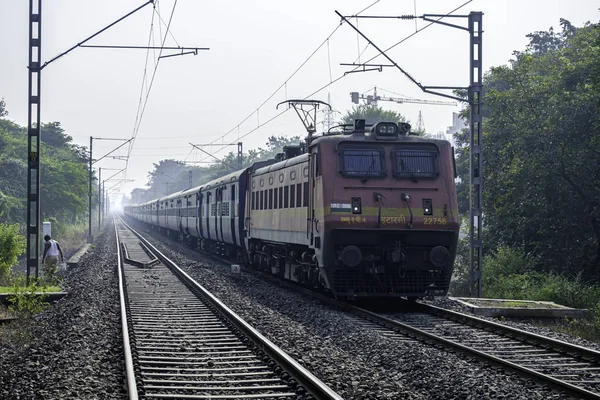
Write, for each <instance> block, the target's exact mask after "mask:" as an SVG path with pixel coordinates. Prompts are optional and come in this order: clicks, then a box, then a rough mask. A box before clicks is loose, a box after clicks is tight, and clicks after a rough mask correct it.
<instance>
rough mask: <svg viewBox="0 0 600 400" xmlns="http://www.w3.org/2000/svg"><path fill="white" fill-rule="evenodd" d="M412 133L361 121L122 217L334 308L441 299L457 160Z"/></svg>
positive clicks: (452, 250) (452, 237)
mask: <svg viewBox="0 0 600 400" xmlns="http://www.w3.org/2000/svg"><path fill="white" fill-rule="evenodd" d="M357 126H359V127H361V124H357ZM400 127H403V128H404V132H400ZM409 130H410V127H409V126H408V125H406V124H401V125H400V126H399V125H397V124H394V123H379V124H376V125H375V126H373V127H372V128H371V129H367V130H366V129H364V121H363V124H362V127H361V128H358V129H356V128H355V129H354V130H353V131H352V132H339V133H337V134H329V135H325V136H320V137H317V138H309V143H308V148H307V150H306V152H304V153H303V154H302V149H301V147H300V146H296V147H290V148H288V149H287V150H286V151H285V156H283V155H282V157H279V160H269V161H261V162H257V163H255V164H253V165H252V166H250V167H247V168H244V169H242V170H239V171H234V172H232V173H230V174H228V175H226V176H223V177H220V178H218V179H216V180H214V181H212V182H208V183H206V184H204V185H202V186H198V187H195V188H191V189H188V190H185V191H183V192H179V193H173V194H171V195H168V196H165V197H163V198H159V199H155V200H152V201H148V202H146V203H143V204H139V205H131V206H128V207H126V208H125V213H126V214H127V215H129V216H130V217H132V218H136V219H138V220H140V221H143V222H145V223H148V224H149V225H151V226H152V227H155V228H157V229H159V230H160V231H164V232H166V233H167V234H169V235H171V234H176V235H178V236H179V238H180V239H181V240H184V241H186V242H188V243H189V244H191V245H192V246H197V247H199V248H201V249H204V250H206V251H209V252H213V253H217V254H220V255H223V256H226V257H230V258H234V259H236V260H237V261H241V262H245V263H248V264H251V265H252V266H253V267H254V268H258V269H262V270H264V271H267V272H269V273H272V274H275V275H278V276H279V277H281V278H283V279H288V280H293V281H297V282H300V283H302V284H304V285H308V286H312V287H317V288H322V289H326V290H330V291H331V292H332V293H333V294H334V295H336V296H338V297H345V298H375V297H380V298H385V297H388V298H390V297H401V296H402V297H423V296H435V295H443V294H445V293H446V292H447V291H448V286H449V284H450V278H451V275H452V268H453V263H454V257H455V255H456V244H457V241H458V231H459V219H458V210H457V201H456V190H455V185H454V170H455V168H454V156H453V151H452V148H451V146H450V143H448V142H447V141H444V140H431V139H427V138H419V137H416V136H413V135H410V134H409Z"/></svg>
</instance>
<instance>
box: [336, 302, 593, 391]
mask: <svg viewBox="0 0 600 400" xmlns="http://www.w3.org/2000/svg"><path fill="white" fill-rule="evenodd" d="M335 301H337V300H335ZM348 310H349V311H350V312H352V313H354V314H357V315H360V316H362V317H363V318H366V319H368V320H370V321H372V322H375V323H377V324H379V325H382V326H385V327H386V328H389V329H392V330H394V331H398V330H400V331H404V332H409V334H410V335H414V336H415V337H420V338H423V339H425V340H426V341H432V342H436V343H440V344H442V345H443V346H444V347H446V348H455V349H459V350H460V351H461V352H464V353H469V354H471V355H473V356H475V357H477V358H479V359H481V360H484V361H488V362H491V363H493V364H497V365H500V366H501V367H503V368H508V369H512V370H514V371H516V372H518V373H520V374H523V375H525V376H527V377H532V378H534V379H535V380H537V381H538V382H541V383H546V384H549V385H551V386H553V387H555V388H557V389H559V390H563V391H565V392H567V393H569V394H571V395H576V396H583V397H584V398H589V399H600V394H598V393H594V392H591V391H589V390H586V389H584V388H581V387H578V386H576V385H573V384H571V383H568V382H565V381H562V380H560V379H556V378H553V377H551V376H549V375H546V374H543V373H540V372H537V371H535V370H533V369H530V368H527V367H524V366H522V365H519V364H515V363H513V362H511V361H508V360H504V359H502V358H500V357H496V356H494V355H491V354H488V353H486V352H483V351H479V350H476V349H474V348H471V347H468V346H465V345H462V344H460V343H457V342H454V341H452V340H448V339H445V338H443V337H441V336H437V335H435V334H432V333H429V332H426V331H424V330H421V329H418V328H415V327H414V326H411V325H408V324H405V323H402V322H400V321H396V320H393V319H390V318H387V317H384V316H382V315H379V314H377V313H374V312H372V311H368V310H365V309H362V308H359V307H355V306H351V305H348ZM513 329H515V328H513ZM523 333H524V334H527V333H529V332H525V331H523ZM531 335H534V334H531ZM536 336H539V335H536Z"/></svg>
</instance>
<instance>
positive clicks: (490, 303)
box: [462, 299, 561, 308]
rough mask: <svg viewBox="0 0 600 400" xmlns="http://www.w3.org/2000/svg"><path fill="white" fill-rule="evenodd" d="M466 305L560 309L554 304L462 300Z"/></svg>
mask: <svg viewBox="0 0 600 400" xmlns="http://www.w3.org/2000/svg"><path fill="white" fill-rule="evenodd" d="M462 300H463V301H466V302H467V303H470V304H473V305H476V306H478V307H493V308H561V307H560V306H559V305H556V304H548V303H539V302H537V301H519V300H506V301H500V300H493V299H462Z"/></svg>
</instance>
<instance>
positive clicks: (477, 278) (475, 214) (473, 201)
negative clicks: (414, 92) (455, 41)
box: [336, 11, 483, 297]
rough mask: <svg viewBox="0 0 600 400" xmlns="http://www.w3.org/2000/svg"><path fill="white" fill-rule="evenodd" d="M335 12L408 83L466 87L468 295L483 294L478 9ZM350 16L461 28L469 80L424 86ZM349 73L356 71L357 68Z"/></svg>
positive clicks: (428, 89)
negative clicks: (369, 13)
mask: <svg viewBox="0 0 600 400" xmlns="http://www.w3.org/2000/svg"><path fill="white" fill-rule="evenodd" d="M336 14H337V15H339V16H340V18H342V21H344V22H346V23H347V24H348V25H350V26H351V27H352V28H353V29H354V30H355V31H356V32H357V33H358V34H359V35H360V36H362V37H363V38H364V39H365V40H366V41H367V42H369V44H370V45H371V46H373V47H374V48H375V49H376V50H377V51H379V53H380V54H381V55H382V56H384V57H385V58H386V59H387V60H388V61H390V63H391V66H394V67H396V68H397V69H398V70H400V72H402V73H403V74H404V75H405V76H406V77H407V78H408V79H409V80H410V81H411V82H413V83H414V84H415V85H417V86H418V87H419V88H421V90H422V91H424V92H426V93H431V94H435V95H437V96H442V97H446V98H449V99H454V100H459V101H463V102H464V101H465V99H463V98H461V97H458V96H453V95H449V94H446V93H442V92H438V91H437V90H461V89H462V90H464V89H467V90H468V100H467V102H468V104H469V107H470V141H469V154H470V155H469V157H470V159H469V165H470V178H469V184H470V195H469V238H470V241H469V243H470V246H469V247H470V252H469V261H470V282H469V283H470V285H469V294H470V295H473V294H474V291H475V290H477V296H478V297H481V296H482V291H483V288H482V261H483V225H482V224H483V196H482V183H483V181H482V179H483V157H482V153H483V145H482V137H481V122H482V121H481V105H482V96H483V80H482V74H483V71H482V66H483V63H482V54H483V51H482V46H483V41H482V40H483V29H482V21H483V13H482V12H479V11H472V12H470V13H469V15H452V14H423V15H422V16H416V15H402V16H363V15H352V16H348V17H344V16H343V15H342V14H340V13H339V12H337V11H336ZM349 18H377V19H382V18H389V19H394V20H399V19H400V20H410V19H415V18H421V19H423V20H424V21H427V22H431V23H437V24H440V25H444V26H448V27H451V28H456V29H461V30H464V31H467V32H469V46H470V49H469V71H470V80H469V87H468V88H465V87H460V86H425V85H422V84H421V83H420V82H418V81H417V80H416V79H415V78H413V77H412V76H411V75H409V74H408V72H406V71H405V70H404V69H402V67H400V66H399V65H398V64H397V63H396V62H395V61H394V60H392V59H391V58H390V57H389V56H388V55H387V54H386V53H385V52H384V51H383V50H381V49H380V48H379V47H377V45H376V44H375V43H373V41H371V40H370V39H369V38H367V37H366V36H365V35H364V34H363V33H362V32H361V31H360V30H359V29H358V28H357V27H355V26H354V25H352V23H351V22H350V21H349ZM443 18H467V19H468V26H467V27H464V26H460V25H456V24H452V23H448V22H443V21H441V20H442V19H443ZM345 65H355V66H356V67H357V68H358V67H363V70H365V68H364V67H365V66H367V65H368V64H345ZM350 72H358V71H356V70H354V71H350Z"/></svg>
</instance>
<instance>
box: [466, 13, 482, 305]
mask: <svg viewBox="0 0 600 400" xmlns="http://www.w3.org/2000/svg"><path fill="white" fill-rule="evenodd" d="M482 19H483V13H481V12H472V13H470V14H469V36H470V61H471V62H470V77H471V78H470V82H469V105H470V106H471V114H470V120H471V121H470V126H469V131H470V135H469V136H470V138H469V169H470V180H469V183H470V186H471V190H470V191H469V197H470V198H469V237H470V243H471V246H470V251H469V261H470V265H471V280H470V286H469V289H470V291H469V293H470V294H472V293H473V291H474V289H475V284H477V297H481V296H482V293H483V285H482V262H483V226H482V224H483V222H482V218H483V191H482V177H483V158H482V150H483V146H482V144H481V102H482V95H483V93H482V90H483V80H482V72H483V71H482V64H481V55H482V50H481V47H482V33H483V30H482V26H481V23H482Z"/></svg>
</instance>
